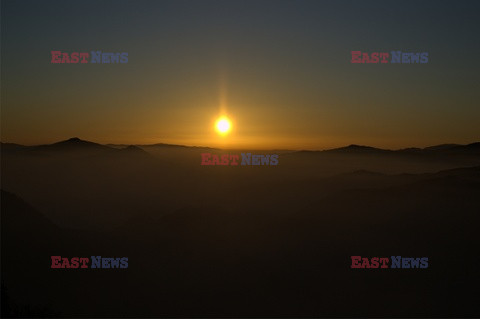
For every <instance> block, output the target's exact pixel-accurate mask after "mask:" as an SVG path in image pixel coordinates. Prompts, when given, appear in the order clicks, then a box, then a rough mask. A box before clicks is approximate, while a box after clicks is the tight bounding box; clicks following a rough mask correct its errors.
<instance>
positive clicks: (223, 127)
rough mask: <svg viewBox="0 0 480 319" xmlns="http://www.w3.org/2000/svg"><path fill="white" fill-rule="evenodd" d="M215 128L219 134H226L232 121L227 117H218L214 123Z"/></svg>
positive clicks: (230, 127)
mask: <svg viewBox="0 0 480 319" xmlns="http://www.w3.org/2000/svg"><path fill="white" fill-rule="evenodd" d="M215 129H216V130H217V132H218V133H219V134H220V135H227V134H228V133H229V132H230V130H231V129H232V123H231V122H230V120H229V119H228V118H227V117H225V116H223V117H220V118H219V119H218V120H217V122H216V123H215Z"/></svg>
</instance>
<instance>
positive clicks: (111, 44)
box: [1, 0, 480, 149]
mask: <svg viewBox="0 0 480 319" xmlns="http://www.w3.org/2000/svg"><path fill="white" fill-rule="evenodd" d="M479 13H480V1H437V0H435V1H387V0H382V1H280V0H275V1H259V0H255V1H229V0H227V1H225V0H221V1H199V0H195V1H179V0H175V1H137V0H136V1H121V0H115V1H85V0H82V1H65V0H60V1H38V0H35V1H22V0H20V1H8V0H7V1H5V0H3V1H2V8H1V15H2V16H1V18H2V21H1V23H2V25H1V27H2V29H1V35H2V39H1V44H2V47H1V54H2V55H1V75H2V79H1V80H2V82H1V103H2V104H1V135H2V136H1V139H2V142H15V143H20V144H28V145H30V144H43V143H51V142H55V141H59V140H64V139H67V138H69V137H73V136H78V137H80V138H82V139H86V140H91V141H95V142H99V143H124V144H150V143H160V142H163V143H175V144H186V145H203V146H217V147H218V146H223V147H228V148H268V149H273V148H289V149H304V148H308V149H324V148H331V147H337V146H343V145H348V144H363V145H371V146H376V147H384V148H402V147H410V146H418V147H423V146H428V145H434V144H440V143H471V142H474V141H479V140H480V125H479V123H480V107H479V101H480V87H479V86H480V85H479V83H480V81H479V71H480V41H479V34H480V21H479V19H478V16H479ZM52 50H60V51H66V52H75V51H76V52H90V51H92V50H102V51H104V52H128V54H129V61H128V63H127V64H103V65H102V64H90V63H89V64H51V63H50V59H51V56H50V51H52ZM352 50H361V51H367V52H375V51H377V52H389V51H391V50H402V51H412V52H428V53H429V63H427V64H410V65H405V64H351V63H350V58H351V57H350V51H352ZM222 107H223V108H224V109H225V110H226V112H227V113H228V115H230V117H231V118H232V119H233V120H234V122H235V123H234V124H235V126H234V127H235V130H234V131H233V132H232V134H230V135H229V136H228V137H226V138H221V137H219V136H217V135H216V134H215V132H214V131H213V122H214V120H215V118H216V117H217V116H218V115H219V113H220V111H221V108H222Z"/></svg>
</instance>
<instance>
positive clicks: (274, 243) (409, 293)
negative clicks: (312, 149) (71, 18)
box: [1, 167, 480, 317]
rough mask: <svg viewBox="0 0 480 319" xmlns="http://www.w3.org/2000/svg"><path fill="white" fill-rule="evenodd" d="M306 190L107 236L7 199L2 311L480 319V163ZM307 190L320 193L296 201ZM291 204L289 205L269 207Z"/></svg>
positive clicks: (345, 177) (344, 179)
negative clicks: (53, 260)
mask: <svg viewBox="0 0 480 319" xmlns="http://www.w3.org/2000/svg"><path fill="white" fill-rule="evenodd" d="M219 182H221V180H220V181H219ZM298 183H299V184H298V185H297V187H296V188H295V187H293V188H292V184H291V182H289V183H287V184H285V185H284V184H282V183H276V184H277V185H276V188H273V189H272V188H269V189H270V190H269V191H273V192H275V191H277V192H281V194H282V195H285V196H283V197H285V198H283V199H282V198H278V202H277V203H276V202H275V196H273V195H274V194H272V196H270V194H269V193H268V192H267V191H263V192H261V190H262V189H263V188H257V189H255V188H254V189H255V190H256V192H253V193H250V191H249V189H247V188H245V189H243V191H244V193H243V195H245V198H244V201H251V203H250V205H251V206H252V207H253V208H251V209H239V208H238V207H237V206H236V205H233V204H231V205H225V204H224V203H223V202H222V201H221V200H219V203H221V204H218V205H212V204H211V203H210V202H208V203H204V204H201V203H195V204H192V203H191V202H188V201H187V202H185V203H184V205H183V206H182V207H181V208H178V209H176V210H174V211H170V210H167V209H162V208H160V207H159V208H157V209H155V208H152V211H150V212H142V213H138V214H133V215H131V216H130V217H129V218H128V219H127V220H126V221H125V222H123V223H119V226H116V227H114V228H112V229H111V230H110V231H88V230H76V231H74V230H71V229H68V228H65V227H59V226H56V225H55V224H53V223H52V222H50V221H49V220H48V219H46V218H45V217H44V216H43V215H42V214H40V213H39V212H37V211H36V210H35V209H34V208H32V207H31V206H29V205H28V204H27V203H25V202H24V201H23V200H21V199H20V198H19V197H16V196H14V195H12V194H10V193H6V192H2V225H1V227H2V303H3V304H2V314H7V315H11V316H20V317H25V316H30V315H39V316H61V317H71V316H74V317H78V316H80V317H102V316H105V317H106V316H110V317H111V316H114V317H122V316H130V317H142V316H143V317H152V316H153V317H192V316H195V317H198V316H201V317H212V316H214V317H259V316H273V317H286V316H290V317H299V316H301V317H320V316H328V317H331V316H355V317H359V316H381V317H385V316H401V317H426V316H430V317H431V316H434V317H445V316H447V317H478V316H479V315H480V310H479V306H478V302H477V300H478V298H479V294H478V289H477V287H478V284H479V282H478V281H479V280H478V278H479V275H480V271H479V268H478V264H479V261H480V260H479V255H478V246H479V244H480V235H479V232H478V231H477V228H478V224H479V221H480V220H479V219H480V217H479V212H480V200H479V198H480V167H471V168H462V169H453V170H446V171H441V172H438V173H430V174H420V175H383V174H374V173H370V172H365V171H360V172H355V173H351V174H342V175H338V176H334V177H329V178H328V179H324V180H321V181H320V180H312V181H302V182H298ZM330 185H335V186H334V187H332V188H333V189H331V190H330V191H329V192H327V191H324V190H326V189H328V188H329V186H330ZM346 185H349V186H346ZM352 186H354V187H352ZM302 187H304V188H303V189H302ZM240 189H241V188H237V189H235V190H237V191H238V190H240ZM286 189H292V192H294V196H293V197H288V196H287V194H286V193H284V192H283V190H286ZM295 189H296V191H294V190H295ZM308 189H310V190H311V191H312V193H308V194H310V195H312V196H310V195H309V196H307V198H306V199H305V200H301V201H300V200H295V199H296V198H300V196H301V194H305V193H306V191H307V190H308ZM259 191H260V192H261V194H263V195H264V196H259V195H258V192H259ZM314 193H317V195H318V194H320V193H322V195H323V196H313V194H314ZM308 194H307V195H308ZM240 195H242V193H241V194H240ZM212 196H213V195H212ZM304 196H306V195H304ZM264 197H265V198H267V199H268V200H265V199H264V200H263V201H262V198H264ZM283 201H286V202H288V203H289V206H288V209H284V210H269V209H266V208H265V207H268V205H264V204H265V203H267V204H268V203H270V205H271V207H278V206H279V203H283ZM255 202H258V203H259V207H257V208H256V209H255V208H254V206H255V205H254V204H255ZM51 255H62V256H68V257H73V256H87V257H88V256H92V255H102V256H106V257H124V256H125V257H128V258H129V267H128V268H127V269H80V270H74V269H50V256H51ZM352 255H361V256H368V257H372V256H381V257H390V256H392V255H393V256H398V255H400V256H405V257H428V258H429V267H428V268H427V269H351V268H350V256H352ZM5 289H6V292H7V293H6V294H4V293H3V292H4V290H5ZM4 296H5V298H4Z"/></svg>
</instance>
